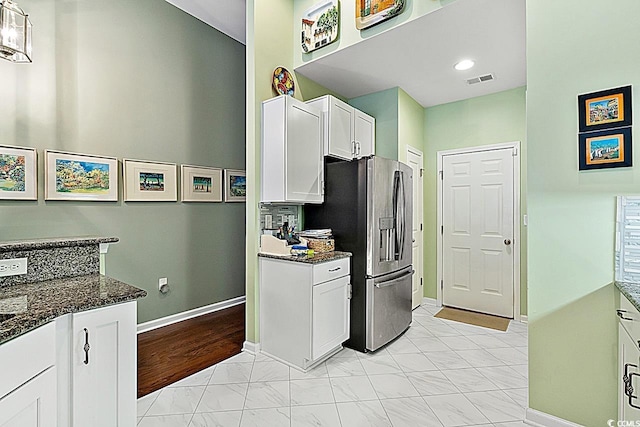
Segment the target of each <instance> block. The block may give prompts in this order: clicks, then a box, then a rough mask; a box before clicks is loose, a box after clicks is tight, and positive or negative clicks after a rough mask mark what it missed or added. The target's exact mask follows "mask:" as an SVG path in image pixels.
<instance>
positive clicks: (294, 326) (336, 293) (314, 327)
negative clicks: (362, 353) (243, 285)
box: [259, 257, 351, 370]
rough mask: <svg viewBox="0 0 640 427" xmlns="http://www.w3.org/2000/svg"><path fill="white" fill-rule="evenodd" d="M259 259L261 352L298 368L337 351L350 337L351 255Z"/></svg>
mask: <svg viewBox="0 0 640 427" xmlns="http://www.w3.org/2000/svg"><path fill="white" fill-rule="evenodd" d="M259 262H260V348H261V351H263V352H264V353H266V354H267V355H269V356H271V357H274V358H276V359H278V360H281V361H283V362H285V363H288V364H289V365H291V366H294V367H297V368H300V369H302V370H307V369H309V368H311V367H313V366H314V365H315V364H317V363H319V362H321V361H322V360H324V359H325V358H326V357H328V356H330V355H332V354H333V353H335V352H337V351H339V350H340V349H341V348H342V343H344V342H345V341H346V340H347V339H349V321H350V318H349V313H350V310H349V299H350V292H351V290H350V289H351V282H350V275H349V264H350V260H349V258H341V259H337V260H333V261H328V262H324V263H319V264H307V263H302V262H296V261H288V260H280V259H273V258H265V257H261V258H260V261H259Z"/></svg>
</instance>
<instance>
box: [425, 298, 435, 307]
mask: <svg viewBox="0 0 640 427" xmlns="http://www.w3.org/2000/svg"><path fill="white" fill-rule="evenodd" d="M422 305H431V306H437V305H438V304H437V303H436V299H435V298H428V297H422Z"/></svg>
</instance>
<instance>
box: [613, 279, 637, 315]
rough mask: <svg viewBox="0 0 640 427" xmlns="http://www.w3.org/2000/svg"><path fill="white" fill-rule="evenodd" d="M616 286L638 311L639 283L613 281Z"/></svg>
mask: <svg viewBox="0 0 640 427" xmlns="http://www.w3.org/2000/svg"><path fill="white" fill-rule="evenodd" d="M614 283H615V285H616V288H618V290H619V291H620V292H621V293H622V295H624V296H625V297H627V299H628V300H629V302H630V303H631V304H633V306H634V307H635V308H637V309H638V311H640V283H631V282H618V281H616V282H614Z"/></svg>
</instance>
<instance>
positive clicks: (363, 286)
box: [305, 156, 413, 351]
mask: <svg viewBox="0 0 640 427" xmlns="http://www.w3.org/2000/svg"><path fill="white" fill-rule="evenodd" d="M412 181H413V176H412V170H411V168H410V167H409V166H407V165H405V164H403V163H400V162H398V161H396V160H390V159H385V158H382V157H376V156H371V157H367V158H363V159H359V160H353V161H335V162H328V163H327V164H326V165H325V186H326V187H325V202H324V203H323V204H322V205H315V206H305V227H306V228H331V229H332V230H333V235H334V237H335V244H336V249H337V250H342V251H347V252H351V253H352V254H353V257H352V258H351V262H352V266H351V271H352V278H351V281H352V292H353V294H352V299H351V334H350V339H349V341H347V342H346V343H345V345H346V346H348V347H351V348H353V349H355V350H359V351H375V350H377V349H378V348H380V347H382V346H383V345H385V344H387V343H388V342H390V341H391V340H393V339H394V338H396V337H397V336H398V335H400V334H401V333H402V332H404V331H405V330H406V329H407V327H408V326H409V324H410V323H411V275H412V274H413V269H412V266H411V263H412V259H411V256H412V251H411V244H412V241H411V239H412V237H411V230H412V207H413V206H412V194H413V192H412V185H413V184H412Z"/></svg>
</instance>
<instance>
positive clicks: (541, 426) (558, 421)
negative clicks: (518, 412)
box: [524, 408, 582, 427]
mask: <svg viewBox="0 0 640 427" xmlns="http://www.w3.org/2000/svg"><path fill="white" fill-rule="evenodd" d="M524 422H525V424H529V425H530V426H534V427H582V426H581V425H580V424H575V423H572V422H571V421H567V420H564V419H562V418H558V417H556V416H553V415H549V414H547V413H545V412H540V411H536V410H535V409H531V408H527V413H526V414H525V417H524Z"/></svg>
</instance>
